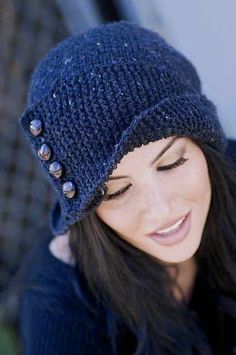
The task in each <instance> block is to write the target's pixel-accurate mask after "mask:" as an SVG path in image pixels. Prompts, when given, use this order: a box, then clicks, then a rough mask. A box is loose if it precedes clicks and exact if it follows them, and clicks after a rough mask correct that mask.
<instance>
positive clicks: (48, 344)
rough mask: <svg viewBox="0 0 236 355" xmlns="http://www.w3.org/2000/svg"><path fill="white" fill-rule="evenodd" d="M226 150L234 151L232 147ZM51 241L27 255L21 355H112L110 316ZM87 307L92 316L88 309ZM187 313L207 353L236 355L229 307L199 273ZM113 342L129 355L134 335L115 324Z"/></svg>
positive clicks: (235, 312)
mask: <svg viewBox="0 0 236 355" xmlns="http://www.w3.org/2000/svg"><path fill="white" fill-rule="evenodd" d="M229 149H230V151H231V152H233V153H235V152H236V150H235V145H234V146H233V145H230V146H229ZM52 238H53V236H52V235H51V234H49V235H47V236H46V238H44V239H43V240H42V242H41V243H40V245H39V246H38V247H37V248H36V249H35V251H34V253H33V254H32V261H31V262H30V268H29V272H28V277H27V285H26V290H25V292H24V295H23V297H22V302H21V312H20V331H21V339H22V347H23V354H24V355H95V354H96V355H97V354H98V355H99V354H104V355H114V352H113V348H112V344H111V334H110V333H109V331H110V327H109V324H110V322H112V321H113V320H114V317H115V316H114V314H113V312H112V311H111V310H110V309H108V308H106V307H105V306H103V305H101V304H98V303H97V302H96V301H95V300H94V298H93V297H92V295H91V293H90V292H89V290H88V288H87V284H86V281H85V278H84V277H83V274H82V273H81V271H80V270H79V268H78V267H77V266H75V265H74V262H73V259H72V258H70V256H69V255H67V257H66V258H67V259H68V263H67V262H63V261H61V260H59V259H58V258H57V257H55V256H54V255H53V254H52V252H51V251H50V249H49V245H50V242H51V240H52ZM51 245H52V243H51ZM203 290H204V292H202V291H203ZM228 301H229V302H228ZM219 304H220V305H221V311H219V309H218V307H217V305H219ZM88 306H90V307H88ZM91 306H92V307H94V308H95V309H96V310H97V314H94V313H93V312H92V311H91ZM189 311H190V314H191V315H192V317H193V318H194V319H195V320H196V322H197V324H198V326H199V327H200V328H201V332H203V333H204V334H205V335H206V340H207V342H208V344H209V345H210V347H211V349H212V354H218V355H233V354H236V308H235V305H233V304H231V303H230V300H229V299H227V298H226V297H224V296H222V295H215V294H214V292H213V291H212V290H211V288H210V287H209V285H208V283H207V280H206V279H205V278H204V274H202V273H201V272H199V273H198V275H197V278H196V282H195V285H194V288H193V292H192V296H191V300H190V303H189ZM118 339H119V341H118V343H119V348H118V353H117V355H121V354H122V355H126V354H127V355H131V354H135V345H136V339H135V335H134V334H133V333H132V332H131V330H130V329H128V327H127V326H126V325H125V324H124V323H122V322H118ZM139 355H150V354H149V353H146V352H145V353H139ZM185 355H190V354H185Z"/></svg>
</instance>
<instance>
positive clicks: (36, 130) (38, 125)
mask: <svg viewBox="0 0 236 355" xmlns="http://www.w3.org/2000/svg"><path fill="white" fill-rule="evenodd" d="M42 128H43V127H42V122H41V121H40V120H38V119H35V120H33V121H31V122H30V132H31V133H32V134H33V135H34V136H38V135H39V134H40V133H41V132H42Z"/></svg>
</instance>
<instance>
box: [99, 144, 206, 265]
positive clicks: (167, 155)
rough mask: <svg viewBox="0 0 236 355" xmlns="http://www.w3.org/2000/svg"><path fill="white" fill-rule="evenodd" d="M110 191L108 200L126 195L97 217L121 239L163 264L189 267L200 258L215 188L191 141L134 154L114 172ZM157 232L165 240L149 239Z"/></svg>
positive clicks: (109, 202)
mask: <svg viewBox="0 0 236 355" xmlns="http://www.w3.org/2000/svg"><path fill="white" fill-rule="evenodd" d="M165 148H166V149H165ZM163 150H164V151H163ZM161 152H162V153H163V154H162V155H161V156H160V157H159V159H158V160H156V161H155V162H154V160H155V158H156V157H157V156H158V155H159V154H160V153H161ZM173 164H175V165H173ZM171 165H172V169H169V168H170V167H171ZM168 166H169V167H168ZM107 187H108V190H107V194H108V195H111V194H114V193H116V192H118V191H119V190H121V193H120V195H118V196H117V197H114V198H113V199H110V200H105V201H102V203H101V204H100V205H99V207H98V208H97V209H96V213H97V215H98V217H99V218H100V219H101V220H102V221H103V222H105V223H106V224H107V225H108V226H109V227H111V228H112V229H113V230H114V231H115V232H116V233H117V234H118V235H119V236H120V237H121V238H123V239H125V240H126V241H128V242H129V243H130V244H132V245H134V246H135V247H136V248H138V249H140V250H143V251H145V252H146V253H148V254H150V255H152V256H154V257H156V258H157V259H159V260H160V261H162V262H164V263H180V262H184V261H186V260H188V259H190V258H191V257H192V256H193V255H194V254H195V252H196V251H197V249H198V247H199V245H200V242H201V238H202V233H203V229H204V225H205V222H206V218H207V214H208V210H209V206H210V200H211V185H210V179H209V175H208V168H207V163H206V160H205V156H204V154H203V152H202V150H201V149H200V148H199V147H198V146H197V145H196V144H195V143H193V142H192V141H191V140H190V139H189V138H176V139H175V137H169V138H166V139H161V140H158V141H156V142H150V143H149V144H147V145H142V146H141V147H139V148H135V150H134V151H132V152H129V153H128V154H127V155H125V156H124V157H123V158H122V160H121V161H120V163H119V164H118V165H117V167H116V169H115V170H113V172H112V175H111V176H110V179H109V181H108V182H107ZM126 187H127V189H126V191H124V192H123V193H122V191H123V190H124V189H125V188H126ZM185 216H187V218H186V219H185V220H184V221H183V222H182V223H181V221H182V218H183V217H185ZM178 222H179V223H180V225H179V223H178ZM169 227H171V228H170V229H169ZM172 227H173V228H172ZM167 228H168V229H167ZM171 230H172V231H171ZM154 231H156V232H157V233H159V238H161V240H155V239H153V238H152V237H150V236H148V235H147V234H149V233H151V232H154ZM170 233H172V237H171V238H173V237H174V239H175V240H174V241H172V242H169V240H170V236H168V234H170ZM177 239H178V241H176V240H177ZM163 243H165V244H163ZM167 243H168V245H167Z"/></svg>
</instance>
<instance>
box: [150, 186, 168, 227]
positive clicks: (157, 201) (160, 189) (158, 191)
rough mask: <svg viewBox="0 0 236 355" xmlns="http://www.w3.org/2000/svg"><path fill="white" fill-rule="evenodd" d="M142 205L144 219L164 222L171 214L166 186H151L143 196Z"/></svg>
mask: <svg viewBox="0 0 236 355" xmlns="http://www.w3.org/2000/svg"><path fill="white" fill-rule="evenodd" d="M143 203H144V209H145V214H146V217H148V218H149V219H150V220H157V218H158V219H159V220H161V221H162V220H166V218H167V217H168V216H169V215H170V213H171V208H172V207H171V206H172V203H173V201H172V200H171V196H170V191H168V189H167V186H165V184H164V185H162V186H156V185H155V186H153V187H152V188H151V189H147V190H146V193H145V196H143Z"/></svg>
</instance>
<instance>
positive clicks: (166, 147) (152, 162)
mask: <svg viewBox="0 0 236 355" xmlns="http://www.w3.org/2000/svg"><path fill="white" fill-rule="evenodd" d="M177 138H179V137H174V138H173V139H171V141H170V142H169V143H168V144H167V145H166V146H165V147H164V148H163V149H162V150H161V151H160V153H158V155H157V156H156V158H155V159H154V160H153V161H151V164H150V166H152V165H153V164H154V163H155V162H156V161H157V160H159V159H160V158H161V156H162V155H163V154H165V152H166V151H167V150H168V149H169V148H170V147H171V146H172V145H173V144H174V142H175V141H176V139H177ZM128 177H129V176H127V175H120V176H111V177H110V178H109V179H108V181H111V180H117V179H124V178H128Z"/></svg>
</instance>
